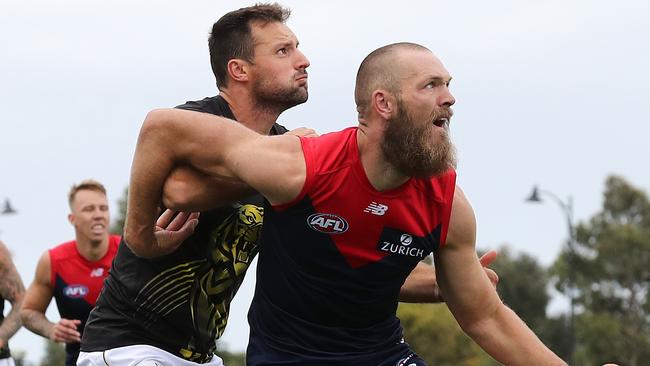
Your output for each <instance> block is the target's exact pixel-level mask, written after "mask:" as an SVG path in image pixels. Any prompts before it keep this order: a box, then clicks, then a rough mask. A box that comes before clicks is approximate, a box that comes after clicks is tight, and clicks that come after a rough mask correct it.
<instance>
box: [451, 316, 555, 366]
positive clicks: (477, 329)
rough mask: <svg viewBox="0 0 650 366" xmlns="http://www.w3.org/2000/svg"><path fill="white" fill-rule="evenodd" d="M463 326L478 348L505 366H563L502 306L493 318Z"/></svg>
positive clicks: (526, 327)
mask: <svg viewBox="0 0 650 366" xmlns="http://www.w3.org/2000/svg"><path fill="white" fill-rule="evenodd" d="M462 326H463V330H465V332H466V333H467V334H468V335H469V336H470V337H471V338H472V339H474V341H476V343H478V344H479V346H481V348H483V349H484V350H485V351H486V352H487V353H488V354H489V355H490V356H492V357H493V358H494V359H495V360H497V361H499V362H501V363H503V364H504V365H514V366H517V365H527V366H529V365H532V366H534V365H540V366H542V365H543V366H546V365H566V363H565V362H564V361H562V359H560V358H559V357H558V356H557V355H555V354H554V353H553V352H552V351H551V350H549V349H548V348H547V347H546V346H545V345H544V344H543V343H542V342H541V341H540V340H539V338H537V336H536V335H535V334H534V333H533V332H532V331H531V330H530V328H528V326H527V325H526V324H525V323H524V322H523V321H522V320H521V319H520V318H519V317H518V316H517V315H516V314H515V313H514V312H513V311H512V310H511V309H510V308H508V307H507V306H505V305H504V304H502V303H501V305H500V306H498V307H497V308H496V309H495V311H494V313H493V314H492V316H490V317H488V318H485V319H481V320H479V321H477V322H475V323H473V324H469V325H462Z"/></svg>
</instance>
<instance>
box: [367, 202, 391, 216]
mask: <svg viewBox="0 0 650 366" xmlns="http://www.w3.org/2000/svg"><path fill="white" fill-rule="evenodd" d="M386 211H388V206H386V205H382V204H381V203H377V202H370V204H369V205H368V207H366V208H365V209H364V210H363V212H366V213H371V214H373V215H377V216H384V214H386Z"/></svg>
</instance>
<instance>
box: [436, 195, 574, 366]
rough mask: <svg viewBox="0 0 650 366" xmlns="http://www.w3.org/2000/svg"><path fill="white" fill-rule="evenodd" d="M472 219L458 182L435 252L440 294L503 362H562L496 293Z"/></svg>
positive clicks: (461, 321) (462, 322) (470, 331)
mask: <svg viewBox="0 0 650 366" xmlns="http://www.w3.org/2000/svg"><path fill="white" fill-rule="evenodd" d="M475 240H476V220H475V218H474V212H473V210H472V207H471V206H470V204H469V202H468V201H467V199H466V198H465V195H464V194H463V192H462V191H461V190H460V188H457V190H456V194H455V196H454V202H453V206H452V214H451V222H450V227H449V231H448V234H447V244H446V245H445V246H444V247H442V248H441V249H440V250H439V251H438V253H436V255H435V256H434V257H435V265H436V274H437V278H438V284H439V286H440V290H441V291H442V295H443V297H444V298H445V301H446V302H447V305H448V306H449V309H450V310H451V312H452V313H453V314H454V316H455V317H456V320H458V323H459V324H460V326H461V327H462V328H463V330H464V331H465V332H466V333H467V334H468V335H469V336H470V337H472V339H474V340H475V341H476V343H478V344H479V345H480V346H481V347H482V348H483V349H484V350H485V351H486V352H487V353H488V354H490V355H491V356H492V357H494V358H495V359H496V360H497V361H499V362H501V363H503V364H506V365H544V366H546V365H566V363H564V361H562V360H561V359H560V358H559V357H557V356H556V355H555V354H554V353H553V352H551V351H550V350H549V349H548V348H546V346H545V345H544V344H543V343H542V342H541V341H540V340H539V339H538V338H537V336H535V334H534V333H533V332H532V331H531V330H530V329H529V328H528V327H527V326H526V324H525V323H524V322H523V321H522V320H521V319H520V318H519V317H518V316H517V315H516V314H515V313H514V312H513V311H512V310H510V309H509V308H508V307H507V306H505V305H504V304H503V303H502V302H501V299H499V297H498V295H497V293H496V291H495V290H494V288H493V287H492V286H491V285H490V281H489V279H488V276H486V275H485V272H484V271H483V270H482V268H481V264H480V263H479V260H478V257H477V255H476V251H475V247H474V246H475Z"/></svg>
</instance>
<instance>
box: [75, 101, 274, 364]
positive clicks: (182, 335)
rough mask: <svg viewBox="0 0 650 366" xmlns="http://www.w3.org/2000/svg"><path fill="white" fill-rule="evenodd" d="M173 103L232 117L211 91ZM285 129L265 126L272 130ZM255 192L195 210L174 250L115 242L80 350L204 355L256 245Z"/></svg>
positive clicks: (202, 358) (199, 358)
mask: <svg viewBox="0 0 650 366" xmlns="http://www.w3.org/2000/svg"><path fill="white" fill-rule="evenodd" d="M178 108H182V109H188V110H194V111H201V112H206V113H212V114H215V115H222V116H224V117H228V118H231V119H234V116H233V114H232V112H231V111H230V108H229V107H228V104H227V103H226V102H225V100H223V98H221V97H219V96H217V97H212V98H205V99H203V100H201V101H196V102H188V103H186V104H184V105H182V106H179V107H178ZM284 132H286V129H285V128H284V127H282V126H280V125H277V124H276V125H275V126H274V127H273V130H272V133H273V134H281V133H284ZM262 218H263V198H262V197H261V196H259V195H256V196H252V197H249V198H247V199H245V200H241V201H240V202H238V203H236V204H233V205H231V206H229V207H224V208H220V209H217V210H213V211H208V212H202V213H201V216H200V218H199V225H198V226H197V227H196V229H195V232H194V234H193V235H192V236H191V237H190V238H188V240H186V241H185V242H184V243H183V244H182V245H181V246H180V247H179V248H178V249H177V250H176V251H175V252H174V253H171V254H168V255H166V256H163V257H159V258H154V259H145V258H140V257H137V256H136V255H134V254H133V252H131V250H130V249H129V248H128V246H127V245H126V244H125V243H124V242H122V243H120V246H119V250H118V253H117V256H116V257H115V260H114V262H113V266H112V268H111V271H110V274H109V277H108V279H107V280H106V283H105V285H104V290H103V291H102V294H101V295H100V297H99V299H98V300H97V306H96V307H95V309H94V310H93V311H92V312H91V315H90V318H89V319H88V323H87V324H86V329H85V331H84V335H83V339H82V344H81V349H82V351H84V352H93V351H104V350H107V349H111V348H116V347H123V346H129V345H142V344H145V345H151V346H155V347H158V348H161V349H163V350H165V351H167V352H170V353H172V354H174V355H177V356H179V357H182V358H184V359H186V360H190V361H194V362H199V363H200V362H206V361H208V360H209V359H210V358H211V357H212V355H213V353H214V351H215V341H216V339H218V338H219V337H220V336H221V335H222V333H223V331H224V329H225V327H226V324H227V322H228V313H229V309H230V303H231V301H232V299H233V297H234V296H235V294H236V293H237V290H238V289H239V286H240V285H241V283H242V281H243V279H244V275H245V274H246V270H247V269H248V267H249V265H250V263H251V261H252V260H253V258H254V257H255V255H257V252H258V240H259V237H260V233H261V229H262Z"/></svg>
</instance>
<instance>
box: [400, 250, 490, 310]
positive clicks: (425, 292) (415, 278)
mask: <svg viewBox="0 0 650 366" xmlns="http://www.w3.org/2000/svg"><path fill="white" fill-rule="evenodd" d="M496 257H497V252H496V251H494V250H490V251H489V252H487V253H485V254H483V255H482V256H481V258H479V261H480V262H481V265H482V266H483V270H484V271H485V274H486V275H487V276H488V278H489V279H490V282H491V283H492V286H494V287H495V288H496V286H497V283H499V276H498V275H497V273H496V272H494V271H493V270H492V269H490V268H488V266H489V265H490V264H492V262H494V260H495V259H496ZM399 301H402V302H413V303H435V302H444V301H445V299H443V298H442V295H441V294H440V288H439V287H438V282H437V281H436V270H435V268H434V267H433V266H432V265H429V264H426V263H424V262H420V263H418V265H417V266H415V268H413V270H412V271H411V273H410V274H409V276H408V277H407V278H406V281H404V284H403V285H402V288H401V289H400V291H399Z"/></svg>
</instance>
